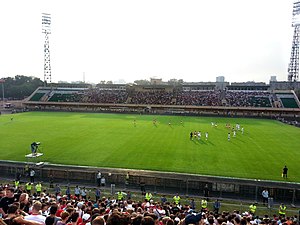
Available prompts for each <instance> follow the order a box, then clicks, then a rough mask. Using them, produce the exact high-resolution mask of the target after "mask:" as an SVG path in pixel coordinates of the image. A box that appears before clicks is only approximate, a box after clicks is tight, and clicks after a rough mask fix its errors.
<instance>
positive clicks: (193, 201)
mask: <svg viewBox="0 0 300 225" xmlns="http://www.w3.org/2000/svg"><path fill="white" fill-rule="evenodd" d="M190 208H191V209H193V210H194V209H196V202H195V200H194V199H193V198H192V199H191V201H190Z"/></svg>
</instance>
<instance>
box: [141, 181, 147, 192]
mask: <svg viewBox="0 0 300 225" xmlns="http://www.w3.org/2000/svg"><path fill="white" fill-rule="evenodd" d="M140 187H141V192H142V195H145V194H146V188H145V182H143V181H141V182H140Z"/></svg>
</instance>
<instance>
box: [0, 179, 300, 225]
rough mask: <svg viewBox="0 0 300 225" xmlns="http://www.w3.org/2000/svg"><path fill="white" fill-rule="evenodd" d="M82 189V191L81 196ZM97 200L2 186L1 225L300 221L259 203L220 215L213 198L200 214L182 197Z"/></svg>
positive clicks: (274, 224)
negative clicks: (260, 210)
mask: <svg viewBox="0 0 300 225" xmlns="http://www.w3.org/2000/svg"><path fill="white" fill-rule="evenodd" d="M76 188H77V192H76ZM94 193H95V196H92V197H91V196H89V195H87V191H86V189H85V188H81V189H80V188H79V187H78V186H76V187H75V190H74V194H73V193H71V191H70V188H69V187H67V189H66V190H65V191H64V192H63V191H62V189H61V188H60V187H59V185H56V186H55V188H54V191H53V193H50V192H48V191H47V190H43V191H41V192H40V191H33V190H32V189H31V190H25V189H24V188H23V186H20V185H19V183H15V185H14V186H12V185H5V186H3V185H2V186H1V187H0V213H1V217H2V219H0V225H21V224H25V225H189V224H195V225H255V224H257V225H259V224H270V225H298V224H299V221H298V218H297V216H291V217H287V216H286V215H285V212H283V208H281V210H282V212H279V215H278V216H277V215H273V216H272V217H269V216H268V215H264V216H263V217H259V216H258V215H256V204H255V203H254V204H252V205H250V207H249V212H244V213H240V212H239V211H237V210H235V211H233V212H225V211H223V212H220V211H219V210H220V202H219V201H218V200H216V202H215V203H214V204H213V209H211V210H210V209H209V208H208V205H207V199H206V198H204V199H202V200H201V205H200V208H199V209H198V210H197V209H196V205H195V201H194V199H191V200H190V203H189V204H181V198H180V196H179V195H178V194H176V195H175V196H174V197H173V198H172V199H171V201H168V200H167V198H166V196H162V197H161V199H160V201H157V202H155V201H154V200H153V196H152V194H151V193H149V192H145V193H143V194H144V195H143V196H144V198H143V200H135V199H132V197H131V194H130V192H127V193H124V192H121V191H118V192H117V193H116V195H115V196H112V197H108V198H107V197H105V196H101V192H100V189H99V187H95V192H94Z"/></svg>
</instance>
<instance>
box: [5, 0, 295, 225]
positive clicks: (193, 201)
mask: <svg viewBox="0 0 300 225" xmlns="http://www.w3.org/2000/svg"><path fill="white" fill-rule="evenodd" d="M128 2H130V1H128ZM128 2H127V3H128ZM161 2H164V1H161ZM102 3H103V2H102ZM102 3H101V4H102ZM219 3H221V2H219ZM49 4H50V3H49ZM72 4H73V3H72ZM99 4H100V3H99ZM120 4H121V3H120ZM122 4H123V3H122ZM128 4H129V3H128ZM193 4H195V3H193ZM50 5H51V4H50ZM61 5H63V4H60V5H59V8H60V7H61ZM75 5H76V3H75V2H74V5H72V7H73V6H75ZM91 5H93V4H91ZM96 5H97V4H96ZM129 5H130V4H129ZM137 5H138V4H137ZM154 5H155V4H154ZM175 5H177V3H175ZM175 5H172V7H173V6H175ZM229 5H230V4H229ZM54 6H55V4H54ZM57 6H58V5H57ZM84 6H85V5H84ZM97 6H99V5H97ZM149 6H150V5H148V6H147V7H145V8H148V7H149ZM177 6H178V5H177ZM179 6H180V4H179ZM182 6H183V5H181V7H182ZM198 6H199V5H198ZM226 6H227V5H226ZM250 6H251V5H247V4H246V5H245V6H244V5H243V6H242V7H241V6H240V7H241V8H240V9H242V10H244V8H248V7H249V10H250V8H251V7H250ZM64 7H65V6H64ZM106 7H107V6H106ZM140 7H141V6H140ZM160 7H161V5H159V7H158V8H160ZM227 7H228V6H227ZM20 8H22V7H20ZM54 8H55V7H54ZM62 8H63V7H62ZM70 8H71V7H70ZM104 8H105V7H104ZM108 8H109V7H108ZM121 8H122V7H121ZM162 8H163V7H162ZM200 8H201V7H200ZM208 8H209V7H208ZM220 8H222V7H220ZM124 9H127V10H128V5H126V7H125V8H124ZM215 9H217V8H216V7H215V6H213V7H212V8H211V10H213V14H214V17H215V16H216V17H218V16H220V15H221V14H222V13H221V11H220V12H219V14H220V15H218V13H215ZM68 10H69V6H68ZM94 10H96V8H95V9H94ZM110 10H111V9H110ZM110 10H108V11H109V12H110ZM113 10H114V11H115V6H114V7H113ZM168 10H169V6H168ZM190 10H191V9H190V8H189V9H188V10H187V11H188V12H189V11H190ZM249 10H248V11H249ZM79 11H80V12H81V13H82V15H81V16H82V21H80V23H79V24H78V26H79V27H80V26H81V29H82V25H84V29H86V31H83V30H84V29H83V30H80V29H79V30H80V32H78V33H80V34H81V33H84V34H85V32H86V33H87V35H86V36H87V37H88V39H84V41H83V42H82V43H84V42H85V43H84V44H82V43H81V44H82V46H80V47H79V46H75V45H74V46H73V44H72V43H74V42H72V39H73V38H75V36H76V35H74V30H76V29H77V28H76V29H74V28H73V30H72V32H71V35H70V36H68V35H69V34H68V35H66V33H65V36H68V44H70V49H69V48H68V47H67V46H65V45H64V44H61V43H60V42H58V41H57V40H56V42H55V41H54V43H56V45H57V46H61V48H65V49H68V50H67V51H68V56H70V55H71V54H74V55H75V52H76V50H77V48H78V49H79V51H78V53H77V52H76V54H78V55H80V54H82V53H84V54H83V55H87V58H89V60H90V61H92V62H91V63H90V62H88V63H87V64H86V62H80V64H82V65H81V66H83V67H84V66H86V67H89V66H90V65H92V64H97V65H96V67H99V65H100V64H101V63H103V64H101V66H103V67H104V66H106V65H105V62H106V63H107V62H108V61H109V60H111V61H110V62H109V63H108V64H110V63H112V61H113V64H114V66H115V67H120V68H121V67H122V65H121V64H122V63H124V62H125V61H124V62H123V60H124V59H122V62H120V61H117V60H116V61H115V58H116V59H117V58H118V54H120V52H122V50H119V49H118V48H119V47H120V46H119V47H117V46H118V45H117V44H119V41H120V40H121V39H116V40H118V41H115V42H114V43H113V47H112V46H110V47H109V48H108V49H109V54H107V53H105V51H103V56H104V55H105V57H104V58H105V59H104V58H101V57H99V58H98V55H99V49H101V51H102V50H103V49H104V48H99V49H98V48H97V46H96V45H95V49H92V50H91V49H88V48H89V47H88V46H89V45H88V44H90V43H94V42H105V43H106V42H107V43H106V44H107V45H109V44H108V43H109V42H110V41H111V40H109V39H114V38H115V37H114V38H112V37H113V36H114V35H113V30H118V28H117V25H114V26H112V27H113V29H112V28H109V32H107V33H106V32H105V31H104V30H103V31H104V32H103V34H105V35H103V36H108V37H110V35H111V37H110V38H108V39H107V40H106V41H103V40H97V38H99V36H97V35H99V34H95V35H96V36H95V37H94V36H92V35H88V30H90V29H91V28H92V27H93V26H94V25H91V24H94V23H92V22H94V19H92V18H94V17H95V20H96V18H98V16H99V15H97V14H98V12H97V13H95V14H94V13H92V12H91V13H90V15H88V16H84V15H85V14H84V13H83V12H84V9H80V10H79ZM124 11H126V10H124ZM162 11H164V10H162ZM183 11H184V10H180V12H183ZM217 11H218V10H217ZM222 11H226V10H222ZM255 11H256V8H255ZM146 12H147V10H145V11H144V13H146ZM102 13H104V12H102ZM102 13H99V14H102ZM119 13H120V12H119ZM256 13H257V15H258V14H259V12H256ZM28 14H30V13H28ZM128 14H130V11H128ZM162 14H163V18H165V15H166V14H165V12H163V13H162ZM188 14H190V13H188ZM196 14H199V13H196ZM228 14H230V13H228ZM68 15H69V16H68ZM74 15H75V13H74ZM113 15H114V14H113ZM299 15H300V1H295V2H294V4H293V22H292V27H293V28H294V34H293V42H292V51H291V57H290V62H289V65H288V76H287V80H286V81H277V78H276V76H273V75H272V76H271V78H270V81H269V83H265V82H255V81H247V82H228V81H225V77H224V76H218V77H216V81H215V82H205V81H194V82H191V81H184V80H183V79H175V78H174V79H173V78H172V79H170V80H168V81H164V80H163V79H164V78H157V76H156V75H154V76H153V77H151V78H150V79H149V80H146V79H145V78H143V79H144V80H135V81H134V82H128V83H126V82H112V81H105V80H101V81H100V82H99V83H92V82H85V72H83V82H81V81H80V82H73V81H72V82H68V81H66V82H63V81H58V82H52V75H51V63H50V42H49V37H50V34H51V26H50V25H51V14H49V13H42V33H43V35H44V36H45V39H44V49H43V54H44V80H43V81H42V80H40V79H39V78H36V77H34V76H24V75H16V76H15V77H14V78H12V77H10V76H8V77H2V78H1V79H0V91H1V92H0V95H1V93H2V97H1V98H0V99H1V107H0V137H1V138H0V146H1V156H0V225H192V224H195V225H250V224H251V225H299V218H300V163H299V158H300V139H299V138H300V101H299V98H300V82H299V46H300V40H299V34H300V22H299ZM64 16H65V17H66V18H68V20H70V21H69V22H68V23H69V25H68V26H70V25H72V23H73V22H72V21H71V20H75V19H77V18H72V17H70V14H68V13H66V14H65V15H64ZM72 16H73V15H72ZM91 16H93V17H91ZM118 16H119V15H118ZM118 16H117V17H118ZM139 16H141V17H142V13H141V14H140V15H139ZM226 16H227V14H226V15H225V17H226ZM239 16H241V15H239ZM276 16H277V15H276ZM279 16H280V15H278V17H279ZM76 17H79V16H78V15H76ZM85 17H88V18H89V19H88V20H87V21H88V23H89V25H90V27H89V26H88V25H87V24H85V23H86V22H84V21H86V20H84V19H85ZM133 17H134V16H133ZM146 17H147V16H146ZM177 17H178V15H177V14H176V16H174V17H173V19H177ZM20 18H21V17H20ZM107 18H110V17H107ZM107 18H105V19H107ZM120 18H121V16H120ZM220 18H222V17H221V16H220ZM251 18H252V15H251ZM98 19H99V18H98ZM147 19H148V18H147ZM223 19H225V18H223ZM252 19H253V18H252ZM60 20H62V18H60ZM108 20H109V19H108ZM136 20H137V18H134V19H133V20H132V21H136ZM163 20H164V19H163ZM218 20H220V19H218ZM235 20H236V18H235V19H234V21H233V20H232V21H231V22H230V23H234V24H235ZM124 21H125V23H126V20H125V18H124ZM124 21H122V22H124ZM166 21H167V20H166ZM170 21H171V20H170ZM175 21H177V20H175ZM270 21H271V19H270ZM90 23H91V24H90ZM119 23H120V21H118V24H119ZM169 23H170V22H168V24H169ZM173 23H176V22H173ZM222 23H223V22H220V21H218V22H217V24H221V25H222ZM224 23H226V22H225V20H224ZM268 23H270V22H268ZM149 24H151V26H150V25H148V27H149V28H151V27H155V26H154V25H152V22H150V23H149ZM153 24H154V23H153ZM170 24H171V23H170ZM182 24H184V23H182ZM245 24H248V23H245ZM249 24H251V23H250V22H249ZM60 25H61V24H60ZM98 25H99V24H97V26H98ZM156 25H158V24H156ZM177 25H178V26H179V27H180V23H178V24H177ZM177 25H176V33H174V34H175V35H174V36H177V35H178V33H177V32H178V31H177ZM238 25H240V24H238ZM243 25H244V24H243ZM56 26H57V28H58V27H59V25H58V24H56ZM135 26H138V24H136V25H135ZM168 26H169V25H168ZM191 26H192V25H191ZM247 26H248V28H249V25H245V27H247ZM276 26H277V25H276ZM99 27H100V25H99ZM124 27H125V26H124ZM124 27H122V29H124V33H118V35H116V36H119V35H120V36H122V34H128V33H126V32H130V31H126V28H124ZM142 27H143V26H140V28H139V29H141V31H140V33H143V32H142ZM146 27H147V26H146ZM184 27H186V24H185V25H184ZM239 27H240V28H239V29H241V32H242V28H241V27H242V26H239ZM278 27H279V24H278ZM248 28H247V29H248ZM95 29H96V30H97V29H99V30H101V29H104V28H103V27H102V28H98V27H97V28H94V27H93V29H92V30H95ZM134 29H135V30H136V27H135V28H134ZM156 29H157V30H159V28H156ZM156 29H155V31H156ZM234 29H235V30H236V28H234ZM62 30H67V27H66V25H64V27H63V29H61V30H60V29H59V28H58V29H57V30H56V31H57V32H58V33H59V32H60V33H63V32H62ZM166 30H167V29H166V27H164V28H163V29H162V31H161V32H154V33H155V34H156V33H159V36H161V38H162V39H163V38H165V37H164V36H165V35H166ZM171 30H172V29H171ZM171 30H170V31H171ZM224 30H226V28H224ZM258 30H259V29H258ZM263 30H265V28H264V29H263ZM270 30H273V29H270ZM110 32H111V34H110ZM131 32H132V31H131ZM260 32H262V31H259V32H258V31H257V32H254V33H255V38H254V36H253V43H250V45H249V46H250V48H251V46H252V45H253V46H254V45H256V44H254V43H255V42H254V39H259V38H257V36H259V35H261V36H264V35H263V34H262V33H260ZM24 33H25V32H24ZM144 33H145V34H146V36H148V35H149V36H151V35H150V34H151V32H150V31H148V30H147V32H144ZM167 33H168V32H167ZM170 33H172V32H170ZM183 33H184V32H183ZM188 33H189V32H187V34H185V35H186V37H189V36H193V35H189V34H188ZM204 33H205V32H204ZM220 33H226V32H223V31H222V32H220ZM249 34H250V32H249ZM139 35H140V34H138V35H137V37H135V35H134V34H133V33H132V34H131V33H130V35H128V37H130V38H129V39H130V41H131V39H134V40H138V39H141V40H142V39H143V38H142V37H144V36H143V35H142V36H141V38H140V36H139ZM226 35H227V34H225V36H226ZM251 35H253V34H251ZM251 35H250V36H251ZM78 36H79V35H78ZM125 36H126V35H125ZM178 36H179V35H178ZM201 36H205V35H204V34H202V33H201ZM208 36H210V35H208ZM232 36H234V35H232ZM242 36H246V35H244V34H242ZM186 37H185V39H184V40H185V41H182V42H181V44H183V43H184V42H188V41H187V39H186ZM220 37H221V36H220ZM251 37H252V36H251ZM23 38H26V35H24V37H23ZM93 38H94V39H93ZM135 38H137V39H135ZM155 38H156V37H155ZM189 38H192V37H189ZM243 38H244V37H243ZM129 39H128V40H127V41H128V43H126V44H125V42H124V45H126V47H127V45H128V46H130V44H129ZM166 39H168V38H166ZM220 39H223V37H221V38H220ZM225 39H226V38H225ZM231 39H233V38H232V37H230V39H228V40H227V41H228V46H230V43H234V45H235V48H238V46H239V45H240V46H242V45H243V47H246V48H249V47H248V46H246V44H244V43H247V41H245V40H248V39H245V40H244V39H243V41H242V42H241V43H243V44H238V39H236V42H237V43H235V41H234V42H231V41H232V40H231ZM12 40H13V39H12ZM87 40H88V41H87ZM205 40H206V39H205ZM216 40H217V39H216ZM143 41H144V43H142V44H141V46H145V45H146V44H147V41H146V40H143ZM158 41H159V42H162V41H160V39H158ZM169 41H170V40H168V41H167V42H166V43H167V45H168V44H169ZM206 41H207V40H206ZM251 41H252V40H251ZM4 42H5V41H3V43H4ZM9 42H10V41H9ZM69 42H70V43H69ZM88 42H90V43H88ZM216 42H218V41H216ZM248 42H249V41H248ZM275 42H276V41H274V43H275ZM62 43H63V42H62ZM130 43H131V42H130ZM153 43H155V42H153ZM162 43H163V42H162ZM166 43H165V44H166ZM220 43H221V42H220ZM274 43H271V42H270V46H272V44H274ZM134 44H136V43H134ZM139 44H140V43H139ZM139 44H136V45H137V46H138V45H139ZM184 44H187V43H184ZM172 45H173V44H172ZM175 45H177V43H176V41H174V46H175ZM204 45H205V41H204ZM213 45H216V44H215V43H213ZM220 45H221V44H220ZM267 45H269V43H268V44H267ZM16 46H17V45H16ZM28 46H30V45H29V44H28ZM71 46H72V47H71ZM99 46H100V45H99ZM141 46H140V47H141ZM174 46H172V49H170V50H168V51H171V54H172V52H173V51H174V52H175V51H177V50H178V49H177V50H176V48H174ZM261 46H264V45H263V44H262V45H261ZM23 47H24V46H23ZM155 47H156V46H155ZM163 47H165V46H163ZM194 47H195V48H196V46H193V48H194ZM15 48H19V47H15ZM92 48H94V46H93V47H92ZM130 48H132V49H130V51H131V50H132V51H133V52H134V50H133V49H134V48H133V46H131V47H130ZM159 48H160V47H157V49H159ZM186 48H188V47H186ZM202 48H203V52H204V49H205V48H204V46H202V47H201V51H202ZM250 48H249V49H248V50H245V51H249V52H250ZM261 48H262V47H261ZM3 49H4V48H3ZM80 49H81V50H80ZM97 49H98V50H97ZM153 49H156V48H154V46H153ZM166 49H168V48H167V47H166ZM90 50H91V52H94V53H93V54H94V55H92V56H90V55H89V54H90ZM114 50H115V52H114ZM229 50H230V51H231V50H232V49H231V47H228V48H226V51H225V52H226V54H230V53H228V52H229ZM259 50H261V49H259ZM139 51H141V50H140V49H139ZM142 51H145V52H147V50H146V49H142ZM210 51H211V52H213V50H210ZM33 52H34V50H32V52H31V53H32V55H34V53H33ZM79 52H81V53H79ZM154 52H155V57H158V55H159V54H160V52H159V53H158V52H156V50H154ZM187 52H188V51H187ZM211 52H210V53H209V54H211ZM233 52H235V50H234V51H233ZM9 53H10V52H9ZM86 53H87V54H86ZM272 53H273V50H272V51H271V50H270V52H269V53H268V57H269V58H270V59H269V58H268V60H266V61H265V62H264V57H262V55H263V54H264V53H263V51H261V52H260V51H258V52H256V55H257V57H258V58H259V60H258V61H256V62H257V63H256V64H257V65H255V67H256V66H257V68H254V69H257V70H254V69H253V68H250V67H252V65H251V66H249V65H247V66H246V67H244V69H245V68H248V69H249V70H250V72H251V73H255V72H253V71H260V70H259V69H260V67H261V66H262V65H263V66H265V65H264V63H266V64H267V61H271V62H273V63H274V62H276V60H278V58H276V60H274V59H273V60H271V54H272ZM281 53H282V55H284V54H283V51H282V50H280V54H281ZM106 54H107V55H106ZM126 54H129V53H126ZM147 54H148V53H147ZM169 54H170V53H169ZM176 54H177V53H176ZM179 54H181V53H178V55H179ZM209 54H208V55H209ZM226 54H225V53H223V52H222V54H221V56H218V57H216V59H217V60H216V62H217V61H222V60H220V59H222V57H223V58H224V56H225V55H226ZM232 54H235V55H234V57H232V58H234V59H235V60H237V58H238V57H237V55H239V54H238V51H237V52H236V53H232ZM276 54H278V53H277V52H276V51H275V50H274V55H276ZM8 55H10V54H8ZM11 55H14V54H13V53H11ZM110 55H111V56H113V57H112V58H111V59H109V57H110ZM120 55H121V54H120ZM162 55H163V54H162ZM188 55H189V54H187V56H188ZM203 55H204V56H205V59H206V58H208V57H209V56H208V55H206V53H203ZM95 56H96V57H95ZM169 56H170V55H169ZM94 57H95V59H94ZM122 57H124V56H122ZM126 57H128V58H130V57H129V56H127V55H126ZM255 57H256V56H255ZM260 57H261V58H260ZM15 58H16V62H15V64H16V65H17V66H16V65H14V67H20V68H21V70H20V71H22V63H20V61H18V60H17V58H18V57H17V55H15ZM20 58H21V57H20ZM28 58H30V57H28ZM33 58H34V57H33ZM70 58H71V57H70ZM141 58H142V56H141ZM188 58H189V59H190V60H191V58H193V57H188ZM241 58H242V56H241ZM250 58H251V57H250ZM23 59H24V58H23ZM23 59H22V61H23ZM106 59H108V61H106ZM214 59H215V58H214ZM14 60H15V59H14ZM14 60H13V61H14ZM94 60H95V61H94ZM193 60H194V59H193ZM193 60H191V61H193ZM25 61H26V60H25V59H24V62H25ZM32 61H34V60H32ZM59 61H60V60H59V57H58V56H57V58H55V60H54V65H59V63H58V62H59ZM102 61H103V62H102ZM131 61H134V59H131ZM144 61H147V60H144ZM195 61H197V60H196V59H195ZM201 61H203V62H201V63H202V64H203V65H201V66H203V67H205V65H204V64H206V63H205V62H204V61H205V60H203V59H201ZM66 62H67V61H66ZM100 62H101V63H100ZM224 62H225V61H224ZM18 63H19V64H20V65H18ZM63 63H65V62H63ZM118 63H119V64H120V65H117V64H118ZM126 63H127V62H125V63H124V64H126ZM147 63H148V62H147ZM151 63H153V65H155V63H154V62H150V64H151ZM172 63H173V64H176V62H175V61H174V62H172ZM189 63H190V62H189ZM198 63H199V62H197V63H194V64H198ZM214 63H215V62H214ZM218 63H219V62H217V63H215V64H218ZM235 63H236V64H238V63H237V62H235ZM4 64H7V63H4ZM25 64H26V63H25ZM75 64H76V62H72V65H74V68H75ZM136 64H138V63H136ZM166 64H167V62H166ZM192 64H193V63H192ZM208 64H209V63H208ZM215 64H214V65H215ZM220 64H222V63H221V62H220ZM224 64H226V63H224ZM236 64H235V65H233V67H234V66H236ZM68 65H69V66H67V64H66V65H65V64H64V67H66V68H67V69H68V73H69V74H68V76H70V77H71V76H73V74H72V72H71V71H72V70H71V69H73V68H70V64H68ZM188 65H191V64H188ZM199 65H200V64H199ZM197 66H198V65H197ZM272 66H273V65H272ZM23 67H24V65H23ZM129 67H130V66H129ZM153 67H155V66H153ZM274 67H276V66H275V65H274ZM124 68H125V67H124ZM137 68H138V67H137ZM194 68H195V67H193V68H192V69H191V70H190V71H192V70H194ZM220 68H222V67H220ZM223 68H225V67H223ZM241 68H242V67H241ZM278 68H279V66H278ZM269 69H270V68H268V70H269ZM13 70H14V69H13ZM138 70H139V69H136V71H138ZM14 71H18V70H14ZM24 71H26V70H25V69H24ZM32 71H34V69H32ZM55 71H56V73H57V74H58V73H61V74H62V72H61V71H63V70H55ZM58 71H60V72H58ZM91 71H92V70H91ZM116 71H117V70H116ZM158 71H159V70H158ZM162 71H163V70H162ZM186 71H188V70H186ZM203 71H204V70H203ZM216 71H217V70H216ZM230 71H234V70H230ZM236 71H239V68H237V70H236ZM263 71H264V73H266V70H263ZM270 71H280V70H276V69H274V70H270ZM193 72H194V73H195V74H196V73H198V71H197V72H195V71H193ZM248 72H249V71H248ZM64 73H65V72H64ZM96 73H97V74H99V71H97V72H96ZM113 73H117V72H115V71H114V72H113ZM139 73H140V74H141V73H142V74H147V73H146V72H145V71H144V72H140V71H139ZM165 73H169V72H165ZM177 73H178V74H180V73H181V71H176V74H177ZM240 73H241V71H239V74H240ZM251 73H248V76H249V74H251ZM272 73H273V72H272ZM100 74H101V72H100ZM195 74H194V75H192V76H195V77H196V75H195ZM235 75H236V74H235ZM95 76H96V75H95ZM107 76H109V75H107ZM163 76H164V75H162V77H163ZM182 76H183V75H182ZM197 76H198V75H197ZM202 76H206V75H203V74H202ZM246 76H247V75H245V77H246ZM197 78H198V77H197ZM202 78H203V77H202ZM72 79H73V77H72ZM99 79H103V78H102V77H101V78H100V76H99V77H98V75H97V80H98V81H99ZM246 79H248V77H247V78H246ZM98 81H97V82H98Z"/></svg>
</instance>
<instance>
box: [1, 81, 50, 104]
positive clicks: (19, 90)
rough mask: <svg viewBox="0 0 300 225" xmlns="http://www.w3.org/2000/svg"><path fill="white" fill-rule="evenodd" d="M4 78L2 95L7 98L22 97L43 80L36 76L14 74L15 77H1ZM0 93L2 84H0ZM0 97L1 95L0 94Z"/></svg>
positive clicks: (27, 94)
mask: <svg viewBox="0 0 300 225" xmlns="http://www.w3.org/2000/svg"><path fill="white" fill-rule="evenodd" d="M1 79H2V80H4V81H5V82H4V85H3V86H4V96H5V98H7V99H24V98H25V97H28V96H29V95H31V94H32V93H33V92H34V91H35V90H36V89H37V88H38V87H40V86H43V85H44V82H43V81H42V80H40V79H39V78H36V77H28V76H23V75H16V76H15V77H5V78H1ZM0 89H1V93H2V85H1V86H0ZM1 97H2V96H1Z"/></svg>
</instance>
